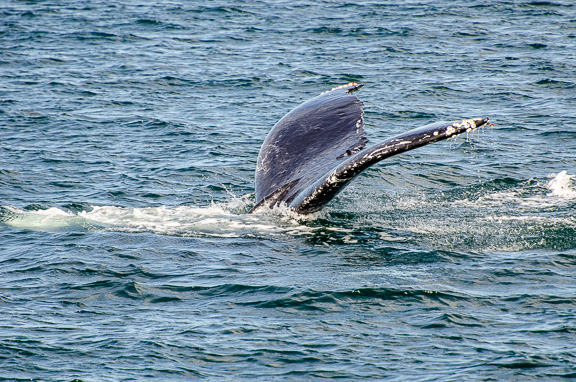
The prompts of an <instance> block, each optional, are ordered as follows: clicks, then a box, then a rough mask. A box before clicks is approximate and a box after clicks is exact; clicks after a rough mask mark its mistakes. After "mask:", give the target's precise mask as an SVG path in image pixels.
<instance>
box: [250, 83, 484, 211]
mask: <svg viewBox="0 0 576 382" xmlns="http://www.w3.org/2000/svg"><path fill="white" fill-rule="evenodd" d="M361 87H362V84H358V83H355V82H354V83H349V84H347V85H344V86H339V87H337V88H334V89H332V90H330V91H328V92H325V93H322V94H321V95H319V96H317V97H315V98H312V99H310V100H308V101H306V102H304V103H303V104H301V105H300V106H298V107H296V108H295V109H294V110H292V111H291V112H289V113H288V114H286V115H285V116H284V117H283V118H282V119H281V120H280V121H278V123H276V125H274V127H273V128H272V130H270V132H269V133H268V136H267V137H266V139H265V140H264V143H263V144H262V147H261V149H260V154H259V155H258V164H257V167H256V179H255V187H256V205H255V206H254V208H252V210H251V211H250V212H251V213H252V212H257V211H259V210H261V209H265V208H273V207H275V206H279V205H281V204H285V205H287V206H288V207H289V208H291V209H293V210H294V211H296V212H298V213H301V214H309V213H312V212H317V211H319V210H321V209H322V208H323V207H324V206H325V205H326V204H327V203H328V202H329V201H330V200H332V199H333V198H334V197H335V196H336V195H337V194H338V192H340V191H342V189H343V188H344V187H345V186H346V185H348V183H349V182H350V181H351V180H352V179H354V178H355V177H356V176H358V175H359V174H360V173H361V172H362V171H364V170H365V169H367V168H368V167H370V166H371V165H373V164H375V163H378V162H379V161H381V160H383V159H385V158H388V157H390V156H393V155H396V154H400V153H403V152H405V151H408V150H412V149H415V148H418V147H421V146H424V145H427V144H428V143H432V142H438V141H441V140H444V139H447V138H450V137H454V136H456V135H458V134H462V133H464V132H470V131H472V130H474V129H476V128H478V127H480V126H483V125H485V124H487V123H488V121H489V120H488V118H474V119H466V120H463V121H459V122H437V123H433V124H430V125H426V126H422V127H419V128H417V129H414V130H410V131H408V132H405V133H402V134H400V135H397V136H395V137H392V138H390V139H387V140H386V141H384V142H382V143H380V144H377V145H375V146H373V147H370V148H365V146H366V144H367V143H368V139H366V137H365V131H364V118H363V111H362V106H363V104H362V102H361V101H360V100H359V99H358V98H357V97H356V96H355V95H354V94H352V93H353V92H355V91H357V90H359V89H360V88H361Z"/></svg>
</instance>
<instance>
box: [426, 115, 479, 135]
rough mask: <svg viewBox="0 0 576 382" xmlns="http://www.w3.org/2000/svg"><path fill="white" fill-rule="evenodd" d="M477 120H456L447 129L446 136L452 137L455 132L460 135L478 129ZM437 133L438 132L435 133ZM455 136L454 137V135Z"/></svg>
mask: <svg viewBox="0 0 576 382" xmlns="http://www.w3.org/2000/svg"><path fill="white" fill-rule="evenodd" d="M477 127H478V126H476V122H475V121H474V120H473V119H464V120H463V121H462V122H456V123H454V124H452V126H448V128H447V129H446V136H448V137H450V136H451V135H453V134H457V135H460V134H462V133H464V132H466V133H469V132H471V131H474V130H476V128H477ZM434 135H436V133H434ZM452 138H454V137H452Z"/></svg>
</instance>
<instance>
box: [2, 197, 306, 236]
mask: <svg viewBox="0 0 576 382" xmlns="http://www.w3.org/2000/svg"><path fill="white" fill-rule="evenodd" d="M237 204H238V203H237V201H232V202H230V203H227V204H226V203H224V204H215V203H213V204H210V205H209V206H207V207H193V206H178V207H166V206H161V207H142V208H130V207H116V206H91V207H90V208H89V209H87V210H85V211H80V212H71V211H67V210H65V209H62V208H57V207H51V208H48V209H42V210H24V209H20V208H15V207H10V206H3V207H0V222H3V223H4V224H6V225H8V226H12V227H16V228H21V229H31V230H37V231H46V232H61V231H74V230H88V231H102V230H105V231H122V232H153V233H157V234H163V235H178V236H215V237H244V236H246V237H250V236H262V235H266V236H268V235H274V234H300V235H302V234H307V233H310V231H311V229H310V228H309V227H306V226H305V225H302V224H300V223H299V221H298V219H297V218H298V216H295V215H294V214H292V215H291V214H290V213H288V212H287V211H285V212H284V213H279V212H278V211H276V214H275V215H276V216H273V215H272V214H261V215H249V214H246V213H237V212H235V211H234V209H235V208H237Z"/></svg>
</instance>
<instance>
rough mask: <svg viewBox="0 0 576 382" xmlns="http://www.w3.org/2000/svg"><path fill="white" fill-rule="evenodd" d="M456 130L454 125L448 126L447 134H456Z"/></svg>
mask: <svg viewBox="0 0 576 382" xmlns="http://www.w3.org/2000/svg"><path fill="white" fill-rule="evenodd" d="M455 132H456V128H455V127H454V126H448V127H447V128H446V135H447V136H451V135H452V134H454V133H455Z"/></svg>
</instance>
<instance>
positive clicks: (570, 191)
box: [548, 171, 576, 199]
mask: <svg viewBox="0 0 576 382" xmlns="http://www.w3.org/2000/svg"><path fill="white" fill-rule="evenodd" d="M552 177H554V178H553V179H552V180H550V181H549V182H548V189H549V190H550V191H551V193H550V194H549V195H553V196H557V197H560V198H564V199H575V198H576V187H575V186H574V185H573V184H572V180H574V179H576V176H575V175H569V174H568V173H567V172H566V171H561V172H559V173H558V174H552Z"/></svg>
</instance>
